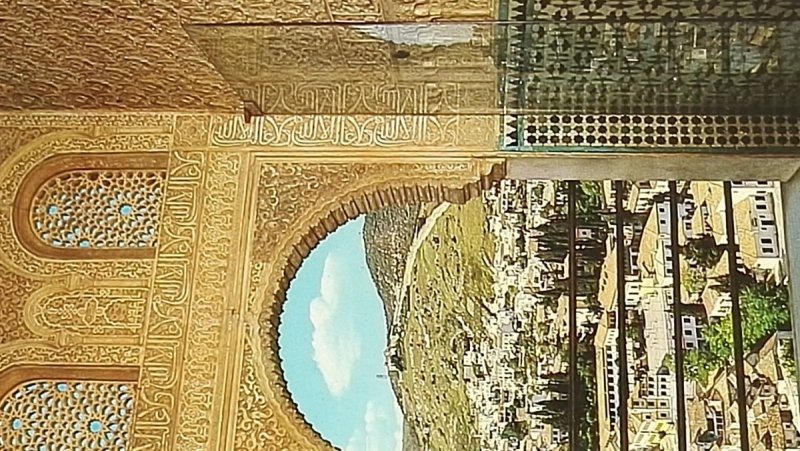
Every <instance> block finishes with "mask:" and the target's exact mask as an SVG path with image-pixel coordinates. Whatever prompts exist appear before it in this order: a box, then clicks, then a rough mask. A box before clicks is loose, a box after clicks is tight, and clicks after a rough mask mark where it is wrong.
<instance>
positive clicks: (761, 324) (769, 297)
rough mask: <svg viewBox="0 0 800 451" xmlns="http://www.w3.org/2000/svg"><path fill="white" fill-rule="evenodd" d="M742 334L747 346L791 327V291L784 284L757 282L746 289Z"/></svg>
mask: <svg viewBox="0 0 800 451" xmlns="http://www.w3.org/2000/svg"><path fill="white" fill-rule="evenodd" d="M741 301H742V310H743V312H742V322H743V323H744V324H743V325H742V335H743V338H744V345H745V347H747V348H750V347H752V346H754V345H755V344H756V343H758V342H759V341H761V340H762V339H763V338H766V337H768V336H770V335H772V334H773V333H775V332H776V331H778V330H785V329H788V328H789V322H790V320H791V318H790V316H789V291H788V289H787V288H786V286H784V285H771V284H769V283H766V282H764V283H757V284H753V285H751V286H748V287H746V288H745V289H744V291H743V293H742V296H741Z"/></svg>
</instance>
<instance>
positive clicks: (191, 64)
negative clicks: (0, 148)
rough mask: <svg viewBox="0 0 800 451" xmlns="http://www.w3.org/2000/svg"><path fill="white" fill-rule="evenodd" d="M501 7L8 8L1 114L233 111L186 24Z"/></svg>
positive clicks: (292, 0) (78, 4)
mask: <svg viewBox="0 0 800 451" xmlns="http://www.w3.org/2000/svg"><path fill="white" fill-rule="evenodd" d="M491 1H492V0H431V1H422V0H413V1H408V0H401V1H387V0H282V1H256V0H238V1H237V0H208V1H193V0H107V1H103V2H95V1H88V0H51V1H40V2H30V1H26V0H6V1H4V2H0V20H2V21H3V22H2V25H1V26H0V110H23V109H27V110H59V109H76V108H78V109H90V110H106V111H123V110H124V111H131V110H151V111H153V110H156V111H164V110H168V111H219V112H224V111H227V112H233V111H235V110H236V109H237V108H238V107H239V104H240V101H239V99H238V97H237V96H236V94H235V93H234V92H233V91H232V90H231V89H230V88H229V87H228V86H227V85H226V84H225V82H224V80H223V79H222V78H221V77H220V76H219V74H218V73H216V71H215V70H214V69H213V67H212V66H211V65H210V64H209V63H208V62H207V60H206V59H205V56H204V54H203V52H202V51H200V50H199V49H197V48H195V47H194V45H193V44H192V43H191V41H190V39H189V37H188V36H187V34H186V32H185V31H184V29H183V27H182V24H183V23H221V22H256V21H258V22H274V21H281V22H286V21H295V22H296V21H323V22H324V21H332V20H336V21H344V20H349V21H353V20H357V21H376V20H427V19H430V18H434V17H444V18H453V19H470V18H484V19H488V18H491V17H494V6H493V4H492V3H491Z"/></svg>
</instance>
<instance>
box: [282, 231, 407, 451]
mask: <svg viewBox="0 0 800 451" xmlns="http://www.w3.org/2000/svg"><path fill="white" fill-rule="evenodd" d="M363 228H364V217H363V216H362V217H359V218H357V219H355V220H352V221H350V222H348V223H347V224H345V225H344V226H342V227H340V228H339V229H337V230H336V231H335V232H333V233H332V234H331V235H329V236H328V237H327V238H326V239H325V240H324V241H323V242H322V243H321V244H320V245H319V246H318V247H317V248H316V249H314V251H312V252H311V255H309V257H308V258H307V259H306V260H305V262H303V265H302V266H301V267H300V270H299V271H298V273H297V277H296V278H295V280H294V281H293V282H292V285H291V287H290V288H289V292H288V300H287V302H286V304H285V307H284V312H283V315H282V317H281V324H280V329H279V330H280V335H279V338H278V342H279V344H280V356H281V359H282V361H283V371H284V376H285V377H286V381H287V384H288V386H289V391H290V392H291V393H292V397H293V399H294V401H295V402H296V403H297V405H298V407H299V409H300V412H302V413H303V414H304V415H305V417H306V419H307V420H308V421H309V422H310V423H311V424H312V425H313V426H314V429H316V430H317V431H318V432H319V433H320V434H322V436H323V437H324V438H325V439H327V440H329V441H330V442H331V443H333V444H334V446H336V447H338V448H341V449H343V450H344V451H395V450H397V451H399V450H400V449H401V448H402V414H401V412H400V408H399V407H398V406H397V401H396V398H395V395H394V392H393V391H392V387H391V385H390V383H389V380H388V379H384V378H379V377H378V375H379V374H380V375H386V366H385V363H384V356H383V352H384V349H385V348H386V320H385V318H384V314H383V306H382V303H381V300H380V298H379V297H378V292H377V290H376V289H375V285H374V284H373V282H372V278H371V277H370V274H369V269H368V268H367V263H366V254H365V251H364V242H363V238H362V233H363V232H362V231H363Z"/></svg>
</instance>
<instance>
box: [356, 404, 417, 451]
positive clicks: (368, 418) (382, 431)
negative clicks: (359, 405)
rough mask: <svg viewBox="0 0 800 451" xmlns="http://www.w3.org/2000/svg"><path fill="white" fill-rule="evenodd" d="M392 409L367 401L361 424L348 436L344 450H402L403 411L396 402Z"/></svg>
mask: <svg viewBox="0 0 800 451" xmlns="http://www.w3.org/2000/svg"><path fill="white" fill-rule="evenodd" d="M393 410H394V412H391V411H389V406H381V405H379V404H378V403H376V402H374V401H367V406H366V409H365V410H364V423H363V426H362V427H360V428H359V429H358V430H357V431H356V433H355V434H353V436H352V437H350V440H349V441H348V442H347V446H346V447H345V448H344V451H402V449H403V413H402V412H401V411H400V408H399V407H398V406H397V404H396V403H395V405H394V409H393Z"/></svg>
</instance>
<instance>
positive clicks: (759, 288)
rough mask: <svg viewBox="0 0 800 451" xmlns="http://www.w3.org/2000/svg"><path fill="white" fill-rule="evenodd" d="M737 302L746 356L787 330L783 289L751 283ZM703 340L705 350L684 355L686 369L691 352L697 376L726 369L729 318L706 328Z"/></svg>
mask: <svg viewBox="0 0 800 451" xmlns="http://www.w3.org/2000/svg"><path fill="white" fill-rule="evenodd" d="M739 301H740V305H741V310H742V339H743V341H744V348H745V351H746V352H749V351H750V350H752V349H753V348H754V347H755V346H756V345H757V344H758V343H759V342H760V341H761V340H763V339H765V338H767V337H769V336H770V335H772V334H774V333H775V332H777V331H778V330H784V329H788V328H789V321H790V317H789V292H788V289H787V288H786V287H785V286H783V285H770V284H769V283H751V284H750V285H748V286H746V287H745V288H744V289H743V290H742V294H741V296H740V299H739ZM703 337H704V338H705V340H706V345H707V350H706V351H691V352H689V353H688V354H687V365H688V357H689V355H691V354H692V353H693V352H697V353H698V354H699V355H697V356H693V358H694V359H696V360H695V361H694V362H693V363H694V364H696V365H697V372H696V374H698V375H701V374H702V373H703V372H704V371H705V370H707V369H709V368H713V369H716V368H719V367H721V366H723V365H726V364H727V362H729V361H730V360H731V358H732V356H733V319H732V318H731V316H730V315H728V316H726V317H725V318H722V319H721V320H719V321H717V322H714V323H711V324H709V325H708V327H706V328H705V329H704V330H703ZM701 357H702V358H701ZM715 365H716V366H715ZM687 373H688V367H687ZM690 377H691V376H690Z"/></svg>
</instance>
